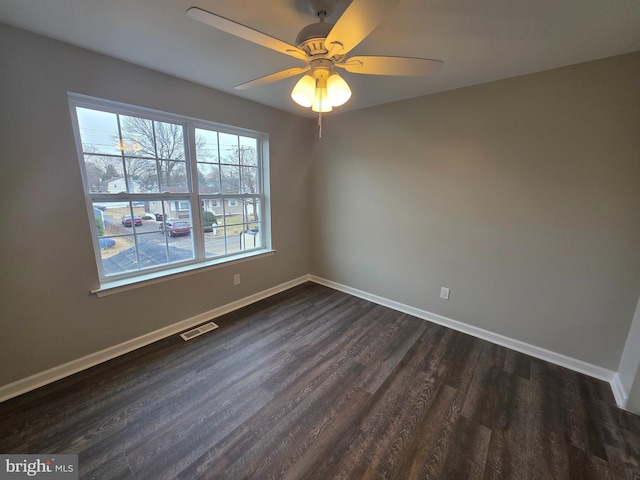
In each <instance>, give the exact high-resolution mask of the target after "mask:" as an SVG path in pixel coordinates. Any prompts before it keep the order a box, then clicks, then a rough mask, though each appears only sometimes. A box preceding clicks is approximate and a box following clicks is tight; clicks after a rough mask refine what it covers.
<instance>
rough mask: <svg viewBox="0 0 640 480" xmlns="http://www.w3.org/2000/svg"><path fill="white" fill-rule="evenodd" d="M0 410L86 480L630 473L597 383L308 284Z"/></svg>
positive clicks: (639, 462) (583, 477)
mask: <svg viewBox="0 0 640 480" xmlns="http://www.w3.org/2000/svg"><path fill="white" fill-rule="evenodd" d="M216 323H218V325H220V328H218V329H216V330H214V331H212V332H210V333H208V334H206V335H202V336H200V337H197V338H195V339H193V340H191V341H189V342H184V341H183V340H182V339H181V338H180V337H179V336H177V335H176V336H173V337H170V338H167V339H164V340H161V341H159V342H156V343H154V344H152V345H149V346H147V347H144V348H141V349H138V350H136V351H134V352H131V353H129V354H127V355H123V356H121V357H118V358H116V359H114V360H112V361H110V362H106V363H104V364H101V365H98V366H96V367H93V368H91V369H89V370H86V371H84V372H80V373H78V374H76V375H73V376H71V377H68V378H65V379H63V380H60V381H58V382H55V383H53V384H51V385H47V386H45V387H42V388H40V389H38V390H35V391H33V392H29V393H27V394H24V395H21V396H20V397H17V398H14V399H11V400H8V401H6V402H3V403H0V452H2V453H78V454H79V459H80V462H79V467H80V478H82V479H97V480H110V479H129V478H130V479H136V480H145V479H153V480H163V479H181V480H197V479H216V480H220V479H222V480H224V479H233V480H236V479H240V478H250V479H263V478H274V479H288V480H298V479H305V480H309V479H311V480H315V479H318V480H326V479H331V480H333V479H358V480H361V479H398V480H406V479H433V480H441V479H452V480H453V479H455V480H458V479H483V480H489V479H495V480H528V479H535V480H544V479H555V480H564V479H567V480H573V479H576V480H577V479H579V480H589V479H598V480H639V479H640V417H638V416H635V415H633V414H630V413H628V412H624V411H621V410H620V409H618V408H617V407H616V406H615V404H614V401H613V396H612V393H611V390H610V388H609V386H608V385H607V384H606V383H604V382H602V381H599V380H595V379H592V378H589V377H586V376H584V375H582V374H579V373H576V372H572V371H569V370H567V369H564V368H562V367H559V366H556V365H552V364H549V363H547V362H544V361H542V360H539V359H535V358H532V357H529V356H527V355H524V354H522V353H518V352H514V351H511V350H509V349H506V348H504V347H501V346H498V345H493V344H491V343H488V342H486V341H483V340H479V339H477V338H474V337H471V336H469V335H465V334H462V333H460V332H456V331H453V330H450V329H447V328H445V327H442V326H439V325H435V324H432V323H429V322H425V321H424V320H420V319H417V318H414V317H411V316H409V315H407V314H404V313H400V312H396V311H393V310H391V309H388V308H386V307H383V306H380V305H376V304H373V303H371V302H369V301H367V300H364V299H361V298H357V297H353V296H350V295H347V294H345V293H342V292H338V291H335V290H332V289H330V288H327V287H323V286H320V285H317V284H312V283H306V284H304V285H300V286H298V287H295V288H292V289H289V290H287V291H285V292H281V293H279V294H277V295H274V296H272V297H269V298H267V299H264V300H261V301H259V302H256V303H254V304H252V305H249V306H247V307H245V308H243V309H240V310H237V311H234V312H231V313H229V314H227V315H224V316H222V317H219V318H217V319H216Z"/></svg>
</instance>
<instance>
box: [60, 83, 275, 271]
mask: <svg viewBox="0 0 640 480" xmlns="http://www.w3.org/2000/svg"><path fill="white" fill-rule="evenodd" d="M70 104H71V109H72V115H73V117H74V124H75V129H76V131H75V133H76V141H77V143H78V151H79V155H80V165H81V168H82V170H83V179H84V186H85V194H86V199H87V205H88V211H89V214H90V220H91V222H90V224H91V226H92V228H93V229H94V231H93V233H92V234H93V238H94V243H95V250H96V258H97V264H98V270H99V272H100V277H101V279H103V280H106V281H109V280H112V279H119V278H128V277H135V276H137V275H140V274H146V273H149V272H153V271H162V270H166V269H169V268H173V267H176V266H180V265H183V264H184V265H189V264H198V263H203V264H209V263H214V261H216V260H218V259H223V260H224V259H228V260H231V259H235V258H237V257H238V256H239V255H244V254H246V253H247V252H252V251H260V250H263V249H265V248H266V245H267V239H266V238H265V230H266V229H265V227H264V223H263V222H264V217H265V215H264V209H265V195H264V180H265V179H264V172H265V169H264V161H265V160H264V159H263V155H262V135H261V134H259V133H257V132H247V131H245V130H240V129H233V128H229V127H224V126H220V125H216V124H212V123H209V122H205V121H201V120H195V119H187V118H184V117H180V116H177V115H172V114H166V113H159V112H155V111H149V110H146V109H140V108H135V107H130V106H124V105H119V104H114V103H111V102H106V101H105V102H102V101H99V100H93V99H86V98H84V97H79V96H73V95H71V96H70Z"/></svg>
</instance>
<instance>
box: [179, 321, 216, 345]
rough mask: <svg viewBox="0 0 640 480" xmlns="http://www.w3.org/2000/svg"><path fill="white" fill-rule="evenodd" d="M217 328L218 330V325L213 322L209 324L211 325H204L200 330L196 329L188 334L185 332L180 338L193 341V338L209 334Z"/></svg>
mask: <svg viewBox="0 0 640 480" xmlns="http://www.w3.org/2000/svg"><path fill="white" fill-rule="evenodd" d="M216 328H218V325H216V324H215V323H213V322H209V323H205V324H204V325H200V326H199V327H198V328H194V329H193V330H189V331H188V332H184V333H181V334H180V336H181V337H182V338H183V339H184V340H185V341H186V340H191V339H192V338H195V337H197V336H199V335H202V334H203V333H207V332H210V331H211V330H215V329H216Z"/></svg>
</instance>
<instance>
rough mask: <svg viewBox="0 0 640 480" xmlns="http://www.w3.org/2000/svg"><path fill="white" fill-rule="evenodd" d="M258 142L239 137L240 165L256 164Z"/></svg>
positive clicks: (253, 139)
mask: <svg viewBox="0 0 640 480" xmlns="http://www.w3.org/2000/svg"><path fill="white" fill-rule="evenodd" d="M257 152H258V141H257V140H256V139H255V138H250V137H240V164H241V165H252V166H256V165H257V164H258V155H257Z"/></svg>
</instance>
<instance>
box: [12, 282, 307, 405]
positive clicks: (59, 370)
mask: <svg viewBox="0 0 640 480" xmlns="http://www.w3.org/2000/svg"><path fill="white" fill-rule="evenodd" d="M309 280H310V275H303V276H302V277H299V278H296V279H294V280H291V281H289V282H285V283H282V284H280V285H276V286H275V287H272V288H269V289H267V290H264V291H262V292H258V293H256V294H253V295H250V296H248V297H245V298H241V299H240V300H236V301H235V302H231V303H228V304H227V305H223V306H221V307H218V308H214V309H213V310H209V311H208V312H204V313H201V314H199V315H196V316H194V317H191V318H187V319H185V320H182V321H180V322H178V323H174V324H173V325H169V326H167V327H164V328H161V329H159V330H155V331H153V332H150V333H147V334H145V335H142V336H140V337H137V338H133V339H131V340H127V341H126V342H123V343H120V344H118V345H114V346H113V347H109V348H105V349H104V350H101V351H99V352H95V353H91V354H89V355H87V356H84V357H82V358H78V359H76V360H72V361H70V362H67V363H64V364H62V365H59V366H57V367H53V368H50V369H48V370H45V371H43V372H40V373H36V374H35V375H31V376H30V377H26V378H23V379H21V380H18V381H16V382H13V383H9V384H8V385H3V386H0V402H3V401H5V400H8V399H10V398H13V397H17V396H18V395H21V394H23V393H26V392H28V391H30V390H35V389H36V388H38V387H42V386H43V385H47V384H48V383H52V382H55V381H56V380H60V379H61V378H64V377H68V376H70V375H73V374H74V373H78V372H80V371H82V370H86V369H87V368H91V367H93V366H95V365H98V364H100V363H103V362H106V361H107V360H111V359H113V358H116V357H119V356H120V355H124V354H125V353H129V352H131V351H133V350H136V349H138V348H141V347H144V346H146V345H149V344H151V343H153V342H157V341H158V340H162V339H163V338H166V337H170V336H171V335H175V334H176V333H179V332H182V331H183V330H187V329H189V328H192V327H195V326H197V325H200V324H202V323H205V322H207V321H209V320H213V319H214V318H217V317H220V316H222V315H225V314H227V313H230V312H233V311H234V310H237V309H239V308H242V307H245V306H247V305H250V304H252V303H255V302H257V301H259V300H262V299H264V298H267V297H270V296H272V295H275V294H276V293H280V292H283V291H285V290H288V289H290V288H292V287H295V286H296V285H300V284H302V283H304V282H307V281H309Z"/></svg>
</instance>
